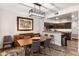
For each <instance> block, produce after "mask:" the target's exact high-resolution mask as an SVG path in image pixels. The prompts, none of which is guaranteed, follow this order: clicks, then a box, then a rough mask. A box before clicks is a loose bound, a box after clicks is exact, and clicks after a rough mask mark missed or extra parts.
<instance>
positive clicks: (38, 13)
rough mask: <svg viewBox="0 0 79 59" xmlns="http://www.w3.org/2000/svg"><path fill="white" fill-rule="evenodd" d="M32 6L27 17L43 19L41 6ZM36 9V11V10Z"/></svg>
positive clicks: (43, 13)
mask: <svg viewBox="0 0 79 59" xmlns="http://www.w3.org/2000/svg"><path fill="white" fill-rule="evenodd" d="M33 4H34V8H32V9H30V10H29V16H30V17H31V16H36V17H39V18H44V17H45V12H43V11H42V10H41V7H42V5H41V4H38V3H33ZM36 7H38V9H37V8H36Z"/></svg>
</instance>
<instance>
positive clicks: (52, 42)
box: [50, 35, 55, 48]
mask: <svg viewBox="0 0 79 59" xmlns="http://www.w3.org/2000/svg"><path fill="white" fill-rule="evenodd" d="M50 38H51V44H52V45H53V46H52V47H51V48H54V45H55V40H54V35H50Z"/></svg>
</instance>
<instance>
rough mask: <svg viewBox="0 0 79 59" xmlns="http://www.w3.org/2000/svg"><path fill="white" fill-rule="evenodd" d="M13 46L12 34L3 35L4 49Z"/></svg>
mask: <svg viewBox="0 0 79 59" xmlns="http://www.w3.org/2000/svg"><path fill="white" fill-rule="evenodd" d="M9 47H12V37H11V36H10V35H8V36H4V37H3V49H4V48H9Z"/></svg>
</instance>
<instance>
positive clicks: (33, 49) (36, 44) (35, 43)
mask: <svg viewBox="0 0 79 59" xmlns="http://www.w3.org/2000/svg"><path fill="white" fill-rule="evenodd" d="M27 50H28V51H29V54H30V55H31V54H32V55H33V53H35V52H38V53H39V52H40V40H39V39H33V42H32V45H31V47H29V48H27Z"/></svg>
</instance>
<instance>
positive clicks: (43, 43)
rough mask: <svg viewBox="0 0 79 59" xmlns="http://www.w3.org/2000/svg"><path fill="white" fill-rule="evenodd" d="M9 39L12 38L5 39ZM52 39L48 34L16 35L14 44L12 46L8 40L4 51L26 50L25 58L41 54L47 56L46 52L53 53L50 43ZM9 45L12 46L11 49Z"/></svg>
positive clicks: (4, 45)
mask: <svg viewBox="0 0 79 59" xmlns="http://www.w3.org/2000/svg"><path fill="white" fill-rule="evenodd" d="M29 34H30V35H29ZM32 35H33V36H32ZM7 37H8V39H9V38H10V37H9V36H6V38H5V39H7ZM52 39H53V38H52V37H48V36H46V34H45V35H40V34H39V33H24V34H20V35H14V41H13V42H12V44H11V43H10V42H8V41H7V40H6V41H7V43H4V44H3V51H6V50H9V49H16V48H19V49H20V48H22V49H24V55H25V56H28V55H29V56H33V55H40V54H43V55H47V54H46V52H47V51H48V52H49V51H51V47H50V45H51V43H50V41H51V40H52ZM10 40H11V39H10ZM9 45H11V47H9ZM46 49H47V50H46ZM20 54H21V53H20ZM13 55H14V54H13Z"/></svg>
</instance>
